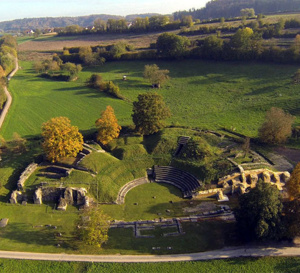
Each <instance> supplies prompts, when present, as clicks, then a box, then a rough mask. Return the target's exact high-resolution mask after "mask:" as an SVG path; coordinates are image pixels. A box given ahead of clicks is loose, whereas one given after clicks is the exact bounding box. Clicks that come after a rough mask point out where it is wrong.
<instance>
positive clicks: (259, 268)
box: [0, 257, 300, 273]
mask: <svg viewBox="0 0 300 273" xmlns="http://www.w3.org/2000/svg"><path fill="white" fill-rule="evenodd" d="M0 264H1V272H3V273H10V272H15V273H21V272H22V273H35V272H37V271H38V272H57V273H60V272H61V273H68V272H70V273H71V272H72V273H84V272H90V273H93V272H103V273H106V272H128V273H135V272H140V273H143V272H147V273H154V272H164V273H173V272H178V271H180V272H182V273H185V272H188V273H193V272H195V273H196V272H197V273H202V272H203V273H215V272H224V273H240V272H243V273H254V272H255V273H270V272H274V273H293V272H299V270H300V258H278V257H277V258H274V257H266V258H239V259H224V260H212V261H198V262H177V263H174V262H171V263H140V264H137V263H76V262H50V261H24V260H23V261H20V260H5V259H1V260H0Z"/></svg>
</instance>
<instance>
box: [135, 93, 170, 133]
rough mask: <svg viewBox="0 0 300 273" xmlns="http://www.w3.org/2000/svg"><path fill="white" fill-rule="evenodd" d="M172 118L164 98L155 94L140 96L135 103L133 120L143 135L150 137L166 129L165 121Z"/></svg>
mask: <svg viewBox="0 0 300 273" xmlns="http://www.w3.org/2000/svg"><path fill="white" fill-rule="evenodd" d="M170 116H171V112H170V110H169V107H168V106H166V104H165V102H164V101H163V97H162V96H161V95H159V94H157V93H155V92H149V93H145V94H140V95H139V96H138V100H137V101H135V102H133V114H132V120H133V122H134V124H135V126H136V130H137V131H138V132H139V133H140V134H142V135H150V134H153V133H155V132H158V131H159V130H160V129H162V128H164V126H165V124H164V120H165V119H166V118H168V117H170Z"/></svg>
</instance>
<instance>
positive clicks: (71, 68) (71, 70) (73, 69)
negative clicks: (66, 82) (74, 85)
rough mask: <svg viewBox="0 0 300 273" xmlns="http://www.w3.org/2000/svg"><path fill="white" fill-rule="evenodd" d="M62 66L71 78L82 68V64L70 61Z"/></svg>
mask: <svg viewBox="0 0 300 273" xmlns="http://www.w3.org/2000/svg"><path fill="white" fill-rule="evenodd" d="M62 68H63V70H65V71H67V73H68V74H69V76H70V79H71V80H72V79H75V78H76V77H77V75H78V73H79V72H80V71H81V70H82V66H81V65H80V64H78V65H76V64H73V63H70V62H67V63H65V64H64V65H63V66H62Z"/></svg>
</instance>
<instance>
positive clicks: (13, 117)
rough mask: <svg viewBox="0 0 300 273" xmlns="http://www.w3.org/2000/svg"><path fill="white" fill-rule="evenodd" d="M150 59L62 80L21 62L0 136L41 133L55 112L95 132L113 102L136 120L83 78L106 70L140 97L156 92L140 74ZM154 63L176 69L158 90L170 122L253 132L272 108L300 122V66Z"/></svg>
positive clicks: (127, 92)
mask: <svg viewBox="0 0 300 273" xmlns="http://www.w3.org/2000/svg"><path fill="white" fill-rule="evenodd" d="M148 63H153V62H143V61H135V62H129V61H128V62H110V63H106V64H105V65H103V66H98V67H93V68H85V69H84V70H83V71H82V72H81V73H80V75H79V80H78V81H76V82H57V81H51V80H46V79H42V78H39V77H37V75H36V74H35V73H34V71H33V70H32V69H31V65H32V64H31V63H30V62H21V66H22V69H21V70H20V71H19V72H18V73H17V75H16V76H15V77H14V78H13V80H12V81H11V82H10V86H9V89H10V91H11V93H12V95H13V104H12V107H11V110H10V112H9V114H8V117H7V119H6V121H5V123H4V125H3V127H2V129H1V131H0V134H1V135H3V136H4V138H6V139H10V138H11V137H12V134H13V133H14V132H18V133H19V134H20V135H21V136H23V137H34V136H36V135H39V134H40V128H41V125H42V123H43V122H45V121H47V120H48V119H50V118H51V117H55V116H67V117H68V118H70V120H71V122H72V124H74V125H77V126H78V127H79V128H80V130H81V131H82V132H84V131H89V130H93V129H94V122H95V120H96V119H97V118H98V117H99V116H100V112H101V111H102V110H104V109H105V107H106V106H107V105H111V106H112V107H113V108H114V109H115V113H116V116H117V118H118V120H119V123H120V124H121V125H122V126H126V125H130V124H132V121H131V109H132V105H131V103H130V102H125V101H122V100H118V99H114V98H111V97H108V96H107V95H105V94H103V93H100V92H97V91H96V90H94V89H90V88H87V87H85V84H84V83H85V81H86V80H87V79H88V78H89V77H90V75H91V74H92V73H100V74H101V75H102V76H103V78H104V80H112V81H113V82H114V83H116V84H118V85H119V87H120V90H121V93H122V94H123V95H124V96H125V97H126V98H128V99H129V101H134V100H135V99H136V97H137V96H138V94H139V93H143V92H148V91H150V90H152V89H151V88H149V84H148V83H147V82H146V81H145V80H144V79H143V77H142V73H143V69H144V66H145V64H148ZM156 63H157V64H158V65H159V66H160V67H161V68H162V69H169V70H170V77H171V80H170V81H169V82H168V83H167V84H166V85H165V86H164V87H163V88H162V89H160V90H157V92H159V93H160V94H162V95H163V97H164V99H165V101H166V103H167V105H168V106H169V107H170V109H171V111H172V113H173V115H172V117H171V118H170V119H169V120H168V124H169V125H171V124H174V125H183V126H192V127H199V128H204V129H219V128H222V127H226V128H229V129H233V130H236V131H237V132H239V133H242V134H245V135H248V136H250V137H255V136H257V130H258V128H259V127H260V125H261V123H262V122H263V119H264V115H265V113H266V111H267V110H268V109H270V108H271V107H272V106H275V107H280V108H283V109H284V110H287V111H289V112H290V113H291V114H293V115H295V116H296V117H297V119H296V124H295V125H297V124H298V123H299V116H298V115H300V111H299V106H298V105H299V100H300V94H299V92H298V86H297V85H293V84H292V83H291V75H293V74H294V73H295V71H296V70H297V68H298V67H297V66H295V65H284V66H283V65H276V64H258V63H238V62H228V63H219V62H205V61H198V60H185V61H177V62H175V61H173V62H166V61H161V62H156ZM283 68H284V69H283ZM122 75H127V78H128V81H122ZM152 91H153V90H152Z"/></svg>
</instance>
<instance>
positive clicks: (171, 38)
mask: <svg viewBox="0 0 300 273" xmlns="http://www.w3.org/2000/svg"><path fill="white" fill-rule="evenodd" d="M190 44H191V42H190V40H189V39H188V38H186V37H184V36H178V35H176V34H174V33H168V32H167V33H163V34H161V35H159V36H158V38H157V41H156V48H157V53H158V54H159V55H161V56H162V57H167V58H175V59H178V58H180V57H182V56H183V55H184V54H185V53H186V48H187V47H188V46H189V45H190Z"/></svg>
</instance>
